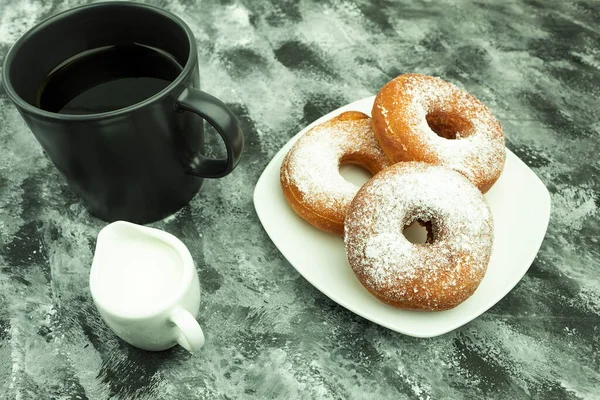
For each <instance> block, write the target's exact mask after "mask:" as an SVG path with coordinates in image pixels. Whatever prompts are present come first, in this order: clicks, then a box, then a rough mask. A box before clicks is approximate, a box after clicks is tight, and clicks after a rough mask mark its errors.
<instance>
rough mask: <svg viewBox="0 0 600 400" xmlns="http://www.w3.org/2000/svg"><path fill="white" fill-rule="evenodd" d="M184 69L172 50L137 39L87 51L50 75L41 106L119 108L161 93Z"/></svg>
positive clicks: (79, 110)
mask: <svg viewBox="0 0 600 400" xmlns="http://www.w3.org/2000/svg"><path fill="white" fill-rule="evenodd" d="M181 70H182V68H181V65H179V63H177V61H176V60H175V59H174V58H173V57H172V56H171V55H170V54H168V53H166V52H164V51H162V50H158V49H155V48H152V47H148V46H142V45H139V44H130V45H118V46H110V47H102V48H98V49H94V50H88V51H85V52H83V53H80V54H78V55H76V56H75V57H72V58H70V59H68V60H66V61H65V62H63V63H62V64H60V65H59V66H58V67H56V68H55V69H54V70H53V71H52V72H51V73H50V74H48V76H47V77H46V79H45V80H44V83H43V84H42V85H41V86H40V89H39V90H38V96H37V106H38V107H40V108H41V109H43V110H46V111H51V112H56V113H60V114H80V115H81V114H96V113H102V112H107V111H112V110H118V109H119V108H123V107H127V106H131V105H133V104H136V103H139V102H141V101H144V100H145V99H147V98H149V97H151V96H153V95H155V94H156V93H158V92H160V91H161V90H163V89H164V88H166V87H167V86H168V85H169V84H170V83H171V82H172V81H173V80H174V79H175V78H176V77H177V76H178V75H179V73H180V72H181Z"/></svg>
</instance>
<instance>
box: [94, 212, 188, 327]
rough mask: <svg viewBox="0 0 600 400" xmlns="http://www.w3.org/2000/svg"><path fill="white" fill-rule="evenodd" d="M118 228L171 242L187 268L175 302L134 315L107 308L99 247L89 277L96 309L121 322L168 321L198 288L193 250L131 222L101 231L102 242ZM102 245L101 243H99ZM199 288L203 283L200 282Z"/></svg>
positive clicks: (160, 233) (110, 226) (174, 294)
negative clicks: (105, 234) (107, 232)
mask: <svg viewBox="0 0 600 400" xmlns="http://www.w3.org/2000/svg"><path fill="white" fill-rule="evenodd" d="M115 225H124V226H127V227H131V228H134V229H143V230H144V231H145V233H146V234H148V235H149V236H152V237H154V238H158V239H159V240H163V241H165V242H168V243H169V244H170V245H171V246H173V248H174V249H175V251H177V253H178V255H179V256H180V257H181V265H182V268H183V271H182V276H181V280H180V281H179V285H178V286H177V288H176V289H175V290H173V293H172V296H171V298H169V299H168V300H166V301H165V302H164V303H162V304H160V305H158V306H157V307H155V308H154V309H152V308H150V309H144V310H140V311H131V310H124V309H119V308H115V307H114V306H113V305H110V304H109V305H107V302H106V301H105V296H103V295H100V294H99V293H101V292H102V291H101V290H100V289H99V286H100V285H101V284H102V283H101V281H102V279H103V278H101V277H100V275H101V274H102V270H101V267H100V266H99V263H101V262H102V260H100V259H98V258H97V257H96V253H97V251H98V246H97V245H96V249H95V250H94V257H93V260H92V265H91V267H90V273H89V287H90V294H91V296H92V300H93V301H94V303H95V305H96V308H97V309H98V310H99V311H103V312H104V313H108V314H109V315H110V317H111V318H113V319H117V320H120V321H134V320H135V321H139V320H145V319H153V318H156V317H158V316H165V317H167V318H168V316H169V315H168V314H169V313H170V311H171V310H173V308H176V307H177V306H178V305H180V302H181V300H182V299H183V298H185V296H186V294H187V293H188V291H189V289H190V287H191V285H193V284H194V274H196V275H197V274H198V273H197V272H196V265H195V264H194V259H193V258H192V254H191V253H190V251H189V249H188V248H187V247H186V246H185V244H184V243H183V242H182V241H181V240H180V239H179V238H178V237H177V236H175V235H173V234H171V233H169V232H166V231H163V230H161V229H157V228H152V227H149V226H145V225H138V224H134V223H132V222H128V221H123V220H119V221H115V222H111V223H110V224H108V225H106V226H105V227H104V228H102V229H101V230H100V232H99V233H98V238H99V237H100V236H101V235H102V232H103V231H104V230H105V229H107V228H109V229H110V228H112V227H114V226H115ZM98 241H99V239H98ZM198 284H199V281H198Z"/></svg>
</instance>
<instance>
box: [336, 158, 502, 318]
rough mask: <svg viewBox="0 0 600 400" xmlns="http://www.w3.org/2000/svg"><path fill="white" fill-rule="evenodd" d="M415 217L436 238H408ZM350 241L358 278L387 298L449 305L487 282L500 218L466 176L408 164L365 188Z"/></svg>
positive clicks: (397, 303) (408, 304) (349, 223)
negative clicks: (420, 240)
mask: <svg viewBox="0 0 600 400" xmlns="http://www.w3.org/2000/svg"><path fill="white" fill-rule="evenodd" d="M415 221H419V222H421V223H425V225H426V226H429V227H430V231H429V232H428V233H429V235H428V236H429V238H430V240H428V243H425V244H415V243H411V242H409V241H408V239H407V238H406V237H405V236H404V235H403V230H404V227H406V226H408V225H410V224H411V223H412V222H415ZM344 242H345V246H346V253H347V256H348V262H349V263H350V266H351V267H352V270H353V271H354V273H355V275H356V277H357V278H358V280H359V281H360V282H361V283H362V285H363V286H364V287H365V288H366V289H367V290H368V291H369V292H371V293H372V294H373V295H374V296H375V297H377V298H378V299H379V300H381V301H383V302H385V303H387V304H390V305H392V306H394V307H398V308H402V309H409V310H421V311H437V310H447V309H450V308H453V307H455V306H457V305H458V304H460V303H462V302H463V301H465V300H466V299H467V298H468V297H469V296H471V295H472V294H473V292H474V291H475V289H477V287H478V286H479V283H480V282H481V280H482V279H483V276H484V274H485V271H486V269H487V265H488V262H489V259H490V254H491V250H492V242H493V221H492V215H491V212H490V209H489V206H488V204H487V202H486V201H485V199H484V197H483V195H482V193H481V192H480V191H479V190H477V188H476V187H475V186H474V185H473V184H471V183H470V182H469V181H468V180H467V179H466V178H465V177H464V176H463V175H461V174H459V173H457V172H456V171H453V170H451V169H449V168H446V167H442V166H434V165H429V164H425V163H421V162H405V163H398V164H395V165H393V166H391V167H389V168H387V169H386V170H384V171H382V172H380V173H379V174H377V175H376V176H374V177H373V178H372V179H371V180H370V181H369V182H367V183H366V184H365V185H364V186H363V187H362V188H361V189H360V190H359V192H358V194H357V195H356V197H355V198H354V200H353V201H352V203H351V205H350V207H349V208H348V214H347V216H346V225H345V235H344Z"/></svg>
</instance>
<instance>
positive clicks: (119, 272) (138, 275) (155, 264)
mask: <svg viewBox="0 0 600 400" xmlns="http://www.w3.org/2000/svg"><path fill="white" fill-rule="evenodd" d="M110 239H113V240H111V242H112V243H108V245H107V246H105V247H103V250H104V252H105V254H103V255H102V264H101V265H100V269H101V274H100V275H99V276H101V278H100V281H99V285H98V290H99V292H100V294H101V295H102V296H103V297H104V298H105V299H106V300H105V301H106V303H107V305H109V306H110V307H111V308H113V307H114V309H115V310H120V311H122V312H126V313H137V312H145V311H151V310H155V309H156V308H157V307H159V306H160V305H164V304H165V303H168V302H169V301H170V300H171V299H174V298H176V297H177V296H178V289H179V286H181V280H182V274H183V272H182V260H181V257H180V256H179V254H178V253H177V251H176V250H175V249H174V248H173V247H171V246H170V245H169V244H168V243H165V242H163V241H161V240H159V239H156V238H153V237H145V236H141V237H136V235H131V236H130V235H118V236H114V237H111V238H110Z"/></svg>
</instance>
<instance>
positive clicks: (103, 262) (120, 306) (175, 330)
mask: <svg viewBox="0 0 600 400" xmlns="http://www.w3.org/2000/svg"><path fill="white" fill-rule="evenodd" d="M90 291H91V293H92V298H93V299H94V303H95V305H96V307H97V308H98V311H99V312H100V315H101V316H102V318H103V319H104V321H106V323H107V324H108V326H109V327H110V328H111V329H112V330H113V331H114V332H115V333H116V334H117V335H118V336H119V337H121V338H122V339H123V340H125V341H126V342H128V343H130V344H132V345H134V346H136V347H140V348H142V349H145V350H153V351H156V350H165V349H168V348H170V347H172V346H174V345H175V344H177V343H178V344H180V345H181V346H182V347H184V348H185V349H187V350H189V351H190V352H192V353H193V352H195V351H197V350H199V349H200V348H201V347H202V346H203V344H204V335H203V332H202V329H201V328H200V325H199V324H198V322H197V321H196V319H195V316H196V315H197V313H198V310H199V308H200V283H199V281H198V274H197V272H196V268H195V266H194V261H193V260H192V256H191V254H190V252H189V250H188V249H187V247H185V245H184V244H183V243H182V242H181V241H180V240H179V239H177V238H176V237H175V236H173V235H171V234H169V233H167V232H164V231H161V230H159V229H154V228H148V227H144V226H140V225H136V224H132V223H129V222H123V221H117V222H113V223H112V224H109V225H107V226H106V227H105V228H104V229H102V230H101V231H100V233H99V234H98V240H97V243H96V251H95V254H94V260H93V263H92V268H91V271H90Z"/></svg>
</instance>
